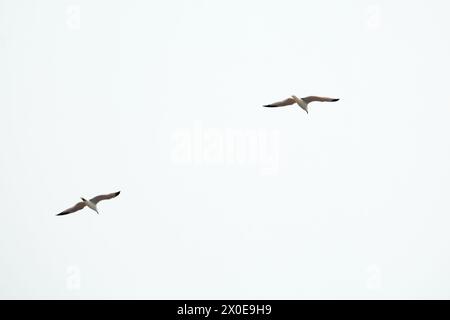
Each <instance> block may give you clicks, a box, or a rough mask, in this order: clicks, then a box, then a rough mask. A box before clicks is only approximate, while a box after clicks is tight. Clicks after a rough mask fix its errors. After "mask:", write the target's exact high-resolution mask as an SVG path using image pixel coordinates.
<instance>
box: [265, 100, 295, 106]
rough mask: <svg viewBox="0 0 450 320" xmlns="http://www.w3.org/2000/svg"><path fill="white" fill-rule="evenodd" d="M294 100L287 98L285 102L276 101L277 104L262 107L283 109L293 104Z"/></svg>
mask: <svg viewBox="0 0 450 320" xmlns="http://www.w3.org/2000/svg"><path fill="white" fill-rule="evenodd" d="M294 103H295V100H294V99H292V98H287V99H286V100H283V101H278V102H274V103H271V104H266V105H265V106H263V107H268V108H276V107H285V106H290V105H291V104H294Z"/></svg>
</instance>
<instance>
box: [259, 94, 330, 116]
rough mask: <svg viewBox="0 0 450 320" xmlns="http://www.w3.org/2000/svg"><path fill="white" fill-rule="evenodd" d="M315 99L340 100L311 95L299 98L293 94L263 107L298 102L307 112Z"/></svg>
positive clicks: (325, 100)
mask: <svg viewBox="0 0 450 320" xmlns="http://www.w3.org/2000/svg"><path fill="white" fill-rule="evenodd" d="M315 101H320V102H336V101H339V99H334V98H326V97H317V96H309V97H305V98H297V97H296V96H294V95H292V96H291V97H290V98H287V99H286V100H283V101H278V102H274V103H271V104H267V105H265V106H263V107H268V108H276V107H285V106H290V105H291V104H294V103H296V104H298V105H299V106H300V107H301V108H302V109H303V110H305V111H306V113H308V104H310V103H311V102H315Z"/></svg>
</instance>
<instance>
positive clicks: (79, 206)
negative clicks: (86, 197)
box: [57, 202, 86, 216]
mask: <svg viewBox="0 0 450 320" xmlns="http://www.w3.org/2000/svg"><path fill="white" fill-rule="evenodd" d="M84 207H86V204H85V203H84V202H78V203H77V204H76V205H74V206H73V207H72V208H69V209H66V210H64V211H63V212H61V213H58V214H57V216H63V215H65V214H69V213H74V212H77V211H79V210H81V209H83V208H84Z"/></svg>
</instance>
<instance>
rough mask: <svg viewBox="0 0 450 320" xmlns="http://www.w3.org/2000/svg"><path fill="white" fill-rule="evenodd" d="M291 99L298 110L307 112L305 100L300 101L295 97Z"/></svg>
mask: <svg viewBox="0 0 450 320" xmlns="http://www.w3.org/2000/svg"><path fill="white" fill-rule="evenodd" d="M292 98H293V99H294V100H295V102H296V103H297V104H298V105H299V106H300V108H302V109H303V110H305V111H306V112H308V103H306V102H305V100H303V99H301V98H297V97H296V96H294V95H293V96H292Z"/></svg>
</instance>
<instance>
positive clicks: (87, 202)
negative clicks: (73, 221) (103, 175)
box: [57, 191, 120, 216]
mask: <svg viewBox="0 0 450 320" xmlns="http://www.w3.org/2000/svg"><path fill="white" fill-rule="evenodd" d="M119 194H120V191H118V192H114V193H110V194H104V195H100V196H96V197H94V198H92V199H90V200H86V199H85V198H81V200H82V201H81V202H78V203H77V204H76V205H74V206H73V207H72V208H69V209H66V210H64V211H63V212H61V213H58V214H57V216H63V215H66V214H69V213H74V212H77V211H80V210H81V209H83V208H84V207H86V206H87V207H88V208H90V209H92V210H94V211H95V212H97V213H98V209H97V203H99V202H100V201H102V200H109V199H112V198H115V197H117V196H118V195H119Z"/></svg>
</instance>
